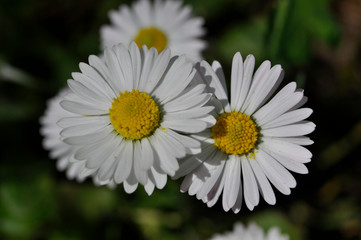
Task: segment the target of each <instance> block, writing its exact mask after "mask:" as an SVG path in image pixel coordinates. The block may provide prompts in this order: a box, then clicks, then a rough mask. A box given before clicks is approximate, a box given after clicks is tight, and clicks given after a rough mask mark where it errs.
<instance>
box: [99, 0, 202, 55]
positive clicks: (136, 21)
mask: <svg viewBox="0 0 361 240" xmlns="http://www.w3.org/2000/svg"><path fill="white" fill-rule="evenodd" d="M182 4H183V1H172V0H155V1H154V3H151V2H150V1H149V0H140V1H137V2H135V3H133V5H132V6H131V7H130V8H129V7H128V6H126V5H121V6H120V7H119V10H117V11H115V10H112V11H110V13H109V17H110V21H111V25H107V26H103V27H102V28H101V31H100V35H101V45H102V48H105V47H111V46H113V45H116V44H118V43H123V44H124V45H126V46H128V45H129V43H130V42H131V41H135V42H136V43H137V45H138V46H139V48H141V47H142V46H143V45H147V47H148V48H151V47H155V48H156V49H157V50H158V52H161V51H163V49H165V48H170V49H171V50H172V54H173V55H181V54H186V55H187V56H188V57H189V58H190V59H192V60H199V59H200V58H201V51H202V50H203V49H204V48H205V47H206V43H205V42H204V41H203V40H201V39H200V37H201V36H203V35H204V32H205V30H204V29H203V27H202V26H203V22H204V21H203V19H202V18H200V17H193V16H192V9H191V7H190V6H182Z"/></svg>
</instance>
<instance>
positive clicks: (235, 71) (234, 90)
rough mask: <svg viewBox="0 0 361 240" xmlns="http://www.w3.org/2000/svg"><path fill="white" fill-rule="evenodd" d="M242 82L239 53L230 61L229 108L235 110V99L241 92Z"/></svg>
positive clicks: (241, 63)
mask: <svg viewBox="0 0 361 240" xmlns="http://www.w3.org/2000/svg"><path fill="white" fill-rule="evenodd" d="M242 80H243V59H242V56H241V54H240V53H239V52H237V53H236V54H235V55H234V57H233V60H232V74H231V108H232V110H235V109H236V104H237V98H238V97H239V94H240V92H241V90H242V88H241V87H242Z"/></svg>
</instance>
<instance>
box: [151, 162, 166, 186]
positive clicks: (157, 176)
mask: <svg viewBox="0 0 361 240" xmlns="http://www.w3.org/2000/svg"><path fill="white" fill-rule="evenodd" d="M148 174H149V175H148V177H149V179H148V180H151V181H152V182H153V183H154V184H155V186H156V187H157V188H158V189H162V188H164V186H165V184H166V183H167V174H165V173H160V172H158V171H157V170H155V168H153V167H151V168H150V171H148Z"/></svg>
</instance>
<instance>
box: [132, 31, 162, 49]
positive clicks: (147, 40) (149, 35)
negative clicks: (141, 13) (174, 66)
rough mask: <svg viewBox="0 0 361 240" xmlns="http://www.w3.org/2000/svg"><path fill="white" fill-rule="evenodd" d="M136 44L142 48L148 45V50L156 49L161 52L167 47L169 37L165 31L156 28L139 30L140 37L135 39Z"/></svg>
mask: <svg viewBox="0 0 361 240" xmlns="http://www.w3.org/2000/svg"><path fill="white" fill-rule="evenodd" d="M134 41H135V43H136V44H137V45H138V47H139V48H141V47H142V46H143V45H147V47H148V48H151V47H154V48H156V49H157V50H158V52H161V51H163V50H164V48H165V47H166V46H167V43H168V40H167V36H166V35H165V34H164V33H163V31H161V30H159V29H158V28H155V27H148V28H142V29H140V30H139V32H138V35H137V36H136V37H135V38H134Z"/></svg>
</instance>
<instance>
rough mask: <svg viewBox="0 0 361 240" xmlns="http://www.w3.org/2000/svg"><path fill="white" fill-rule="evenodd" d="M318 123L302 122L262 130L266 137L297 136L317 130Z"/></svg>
mask: <svg viewBox="0 0 361 240" xmlns="http://www.w3.org/2000/svg"><path fill="white" fill-rule="evenodd" d="M315 127H316V125H315V124H314V123H312V122H307V121H305V122H302V123H298V124H291V125H286V126H281V127H275V128H269V129H264V130H262V134H263V135H264V136H266V137H296V136H303V135H306V134H309V133H311V132H313V131H314V130H315Z"/></svg>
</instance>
